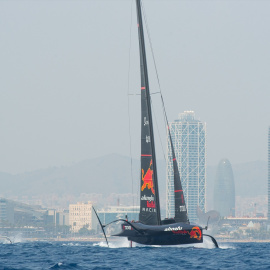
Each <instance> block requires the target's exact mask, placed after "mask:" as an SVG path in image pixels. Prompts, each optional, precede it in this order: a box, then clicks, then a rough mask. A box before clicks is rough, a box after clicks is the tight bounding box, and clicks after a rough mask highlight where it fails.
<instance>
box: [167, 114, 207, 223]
mask: <svg viewBox="0 0 270 270" xmlns="http://www.w3.org/2000/svg"><path fill="white" fill-rule="evenodd" d="M169 125H170V130H171V136H172V142H173V146H174V150H175V155H176V159H177V162H178V167H179V172H180V178H181V182H182V186H183V190H184V196H185V200H186V205H187V210H188V216H189V219H190V221H195V220H197V207H198V206H199V207H200V209H201V210H202V211H203V212H205V195H206V194H205V189H206V124H205V123H204V122H201V121H199V120H197V119H195V114H194V112H193V111H185V112H184V113H181V114H179V119H177V120H175V121H174V122H172V123H169ZM166 174H167V175H166V182H167V183H166V216H167V217H168V218H170V217H174V182H173V165H172V152H171V146H170V141H169V138H168V136H167V173H166Z"/></svg>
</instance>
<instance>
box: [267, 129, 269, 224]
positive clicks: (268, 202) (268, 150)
mask: <svg viewBox="0 0 270 270" xmlns="http://www.w3.org/2000/svg"><path fill="white" fill-rule="evenodd" d="M267 217H268V222H270V127H269V128H268V214H267Z"/></svg>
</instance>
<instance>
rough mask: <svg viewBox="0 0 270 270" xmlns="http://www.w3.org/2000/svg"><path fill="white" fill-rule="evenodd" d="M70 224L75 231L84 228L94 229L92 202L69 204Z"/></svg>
mask: <svg viewBox="0 0 270 270" xmlns="http://www.w3.org/2000/svg"><path fill="white" fill-rule="evenodd" d="M69 225H70V226H71V230H72V231H73V232H78V231H79V230H80V229H82V228H86V229H88V230H92V202H90V201H89V202H87V203H82V202H78V203H77V204H70V205H69Z"/></svg>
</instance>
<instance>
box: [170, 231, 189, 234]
mask: <svg viewBox="0 0 270 270" xmlns="http://www.w3.org/2000/svg"><path fill="white" fill-rule="evenodd" d="M172 233H173V234H181V235H187V234H189V233H188V231H186V230H181V231H172Z"/></svg>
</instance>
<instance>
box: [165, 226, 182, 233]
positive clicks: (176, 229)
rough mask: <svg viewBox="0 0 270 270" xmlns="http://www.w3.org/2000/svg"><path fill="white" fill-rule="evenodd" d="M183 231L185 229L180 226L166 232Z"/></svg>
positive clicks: (166, 229)
mask: <svg viewBox="0 0 270 270" xmlns="http://www.w3.org/2000/svg"><path fill="white" fill-rule="evenodd" d="M181 230H183V227H181V226H178V227H172V228H171V227H168V228H165V229H164V232H171V231H181Z"/></svg>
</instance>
